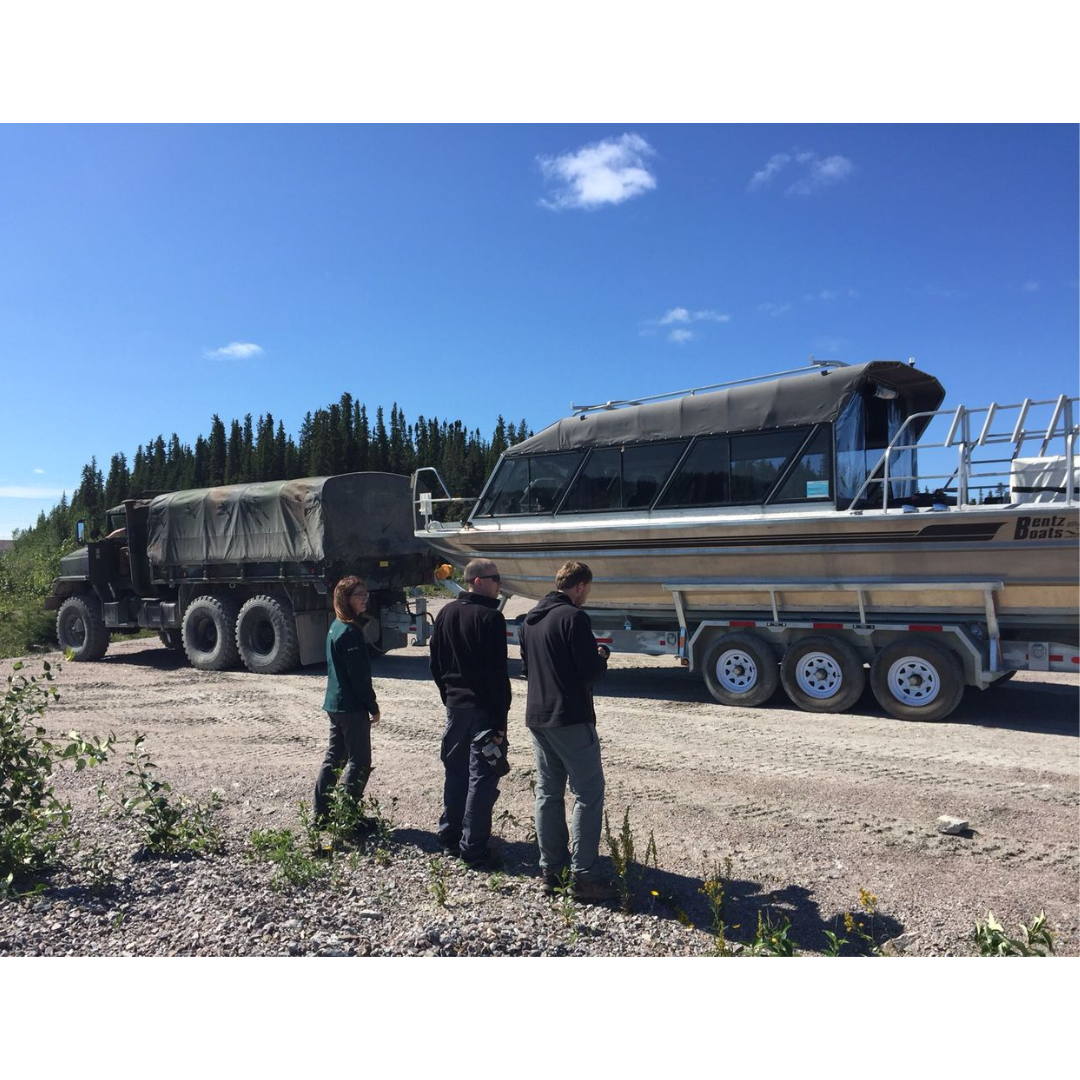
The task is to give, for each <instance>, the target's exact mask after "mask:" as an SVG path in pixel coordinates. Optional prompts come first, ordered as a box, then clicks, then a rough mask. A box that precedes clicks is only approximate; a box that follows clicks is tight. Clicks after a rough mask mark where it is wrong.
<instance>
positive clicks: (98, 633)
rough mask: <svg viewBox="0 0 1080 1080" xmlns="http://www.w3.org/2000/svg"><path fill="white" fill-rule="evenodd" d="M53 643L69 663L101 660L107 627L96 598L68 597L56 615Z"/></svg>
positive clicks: (107, 641)
mask: <svg viewBox="0 0 1080 1080" xmlns="http://www.w3.org/2000/svg"><path fill="white" fill-rule="evenodd" d="M56 640H57V641H58V642H60V648H61V649H70V650H71V653H72V656H71V658H72V660H79V661H84V660H100V659H101V658H102V657H103V656H104V655H105V650H106V649H108V647H109V628H108V627H107V626H106V625H105V620H104V619H103V618H102V617H101V601H100V600H98V598H97V597H96V596H91V595H86V596H69V597H68V598H67V599H66V600H65V601H64V602H63V603H62V604H61V605H60V610H59V611H58V612H57V615H56Z"/></svg>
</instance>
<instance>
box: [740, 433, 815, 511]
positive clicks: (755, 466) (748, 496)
mask: <svg viewBox="0 0 1080 1080" xmlns="http://www.w3.org/2000/svg"><path fill="white" fill-rule="evenodd" d="M806 436H807V431H806V430H805V429H803V430H800V431H770V432H767V433H765V434H761V435H736V436H735V437H733V438H732V440H731V501H732V502H733V503H760V502H764V501H765V496H766V495H768V493H769V489H770V488H771V487H772V486H773V484H775V483H776V481H777V478H778V477H779V476H780V473H781V472H782V471H783V468H784V466H785V465H786V464H787V462H788V459H789V458H790V457H791V456H792V454H794V453H795V452H796V451H797V450H798V449H799V447H800V446H802V444H803V441H804V440H805V439H806Z"/></svg>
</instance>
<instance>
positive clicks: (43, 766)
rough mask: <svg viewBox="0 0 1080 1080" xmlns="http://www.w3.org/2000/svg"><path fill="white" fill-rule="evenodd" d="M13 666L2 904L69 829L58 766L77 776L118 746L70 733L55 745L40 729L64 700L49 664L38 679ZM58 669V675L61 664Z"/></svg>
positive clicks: (1, 775)
mask: <svg viewBox="0 0 1080 1080" xmlns="http://www.w3.org/2000/svg"><path fill="white" fill-rule="evenodd" d="M23 666H24V665H23V664H22V663H21V662H19V663H16V664H13V665H12V671H11V674H10V675H8V677H7V689H6V690H5V692H4V698H3V703H2V705H0V899H2V898H4V897H6V896H8V895H11V894H13V893H16V892H17V890H18V888H19V887H20V886H19V882H20V881H21V880H23V879H30V878H32V877H33V875H35V874H38V873H40V872H41V871H42V870H45V869H46V868H47V867H49V866H51V865H52V863H53V861H54V859H55V857H56V853H57V848H58V847H59V845H60V843H61V841H62V840H63V839H64V837H65V836H66V835H67V833H68V829H69V826H70V824H71V804H70V803H69V802H62V801H61V800H60V799H59V798H58V797H57V795H56V793H55V791H54V789H53V784H52V777H53V773H54V771H55V769H56V767H57V766H58V764H60V763H63V762H70V763H71V764H72V766H73V768H74V769H75V771H76V772H79V771H81V770H82V769H85V768H86V767H87V766H91V767H92V766H94V765H97V764H99V763H100V762H102V761H104V760H105V759H106V758H107V757H108V754H109V752H110V751H111V749H112V747H113V743H114V742H115V740H114V738H113V736H112V735H110V736H109V737H108V738H107V739H104V740H103V739H99V738H92V739H85V738H83V736H81V735H80V734H79V733H78V732H77V731H69V732H68V733H67V735H66V736H65V737H64V738H65V739H66V740H67V741H66V742H53V741H52V740H51V739H49V738H48V737H47V734H46V731H45V728H43V727H42V726H41V724H40V721H41V719H42V717H43V716H44V714H45V710H46V708H47V707H48V705H49V703H50V702H51V701H55V700H56V699H57V698H58V697H59V696H60V695H59V693H58V691H57V689H56V686H55V685H54V683H55V678H56V677H55V675H54V674H53V671H52V668H51V666H50V665H49V663H48V661H42V671H41V674H40V675H25V674H23V673H22V669H23ZM56 670H57V671H58V672H59V671H60V666H59V665H57V668H56Z"/></svg>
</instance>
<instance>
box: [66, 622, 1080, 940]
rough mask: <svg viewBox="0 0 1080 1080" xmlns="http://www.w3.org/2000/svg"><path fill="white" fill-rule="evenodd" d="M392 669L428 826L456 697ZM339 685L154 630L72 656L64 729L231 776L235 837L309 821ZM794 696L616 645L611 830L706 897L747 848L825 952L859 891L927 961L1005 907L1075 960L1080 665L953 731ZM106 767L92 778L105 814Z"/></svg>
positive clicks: (400, 778)
mask: <svg viewBox="0 0 1080 1080" xmlns="http://www.w3.org/2000/svg"><path fill="white" fill-rule="evenodd" d="M511 655H512V657H513V659H512V662H511V674H512V676H513V688H514V704H513V708H512V712H511V717H510V741H511V757H512V761H513V764H514V769H513V772H512V773H511V775H510V776H509V777H508V778H507V779H506V780H505V781H503V794H502V798H501V799H500V802H499V804H498V806H497V807H496V815H497V817H498V818H499V821H498V823H497V827H496V831H497V833H498V834H499V835H500V836H501V837H502V839H503V841H504V844H505V847H506V851H507V853H508V870H510V871H511V872H513V873H518V874H523V875H529V874H532V873H534V872H535V858H534V849H533V848H532V846H531V844H530V843H529V842H528V831H529V826H530V819H531V802H532V800H531V791H530V779H531V777H532V775H533V771H532V762H531V753H530V752H529V749H528V735H527V733H526V730H525V727H524V722H523V714H524V703H525V684H524V682H523V681H522V680H521V678H520V665H519V663H518V662H517V660H516V650H513V649H512V650H511ZM54 659H59V657H54ZM374 671H375V678H376V686H377V690H378V694H379V698H380V701H381V703H382V705H383V722H382V723H381V724H380V725H379V726H378V728H377V729H376V730H375V733H374V740H373V741H374V755H375V761H376V772H375V775H374V778H373V780H372V786H371V789H370V790H371V791H372V792H374V793H375V794H377V795H378V796H379V798H380V800H381V801H383V803H384V805H387V806H390V805H392V815H393V819H394V821H395V823H396V824H398V825H399V826H401V827H403V828H404V827H408V828H410V829H412V830H420V831H423V830H432V831H433V828H434V824H435V822H436V820H437V817H438V814H439V810H440V806H441V770H440V766H439V760H438V746H439V738H440V733H441V731H440V729H441V719H440V717H441V707H440V703H439V699H438V694H437V692H436V690H435V687H434V685H433V684H432V682H431V681H430V679H429V677H428V673H427V656H426V650H424V649H418V648H415V647H410V648H408V649H405V650H401V651H399V652H396V653H391V654H389V655H387V656H385V657H383V658H380V659H378V660H376V661H375V664H374ZM324 679H325V669H324V668H321V667H317V668H309V669H302V670H299V671H297V672H294V673H292V674H288V675H282V676H276V677H267V676H257V675H251V674H248V673H247V672H244V671H230V672H223V673H205V672H200V671H195V670H193V669H192V668H190V667H188V666H187V664H186V662H185V661H184V659H183V657H182V655H177V654H174V653H169V652H167V651H165V650H164V649H162V648H161V647H159V646H158V644H157V642H156V641H149V640H147V641H135V642H128V643H123V644H115V645H113V646H112V647H111V649H110V651H109V653H108V655H107V656H106V657H105V659H104V660H103V661H101V662H99V663H95V664H74V663H71V664H65V665H64V669H63V672H62V674H61V677H60V686H61V690H62V699H61V702H60V703H59V705H57V706H56V707H55V709H50V725H51V726H55V727H57V728H61V727H62V728H64V729H69V728H78V729H80V730H82V731H84V732H93V733H104V732H107V731H110V730H111V731H114V732H116V734H117V735H118V737H120V739H121V740H122V741H123V742H128V743H129V742H130V738H131V736H132V734H133V733H134V731H135V730H139V731H142V732H145V733H146V735H147V746H148V747H149V748H150V749H151V751H152V754H153V758H154V761H155V762H156V763H157V764H158V766H159V767H160V770H161V773H162V775H163V776H166V777H167V778H168V779H169V780H170V781H171V782H172V783H173V785H174V787H176V788H177V789H178V790H182V791H185V792H189V793H191V794H192V795H204V794H205V793H206V792H207V791H208V790H209V789H210V788H219V789H221V790H222V791H224V792H225V795H226V802H227V806H226V810H225V813H226V814H227V815H228V818H229V821H230V827H231V829H232V830H233V831H234V832H236V831H239V832H243V831H244V830H246V831H247V832H250V831H251V829H253V828H268V827H282V826H285V825H293V824H295V821H296V804H297V801H298V800H300V799H304V798H307V797H308V796H309V792H310V787H311V783H312V780H313V777H314V774H315V770H316V766H317V763H318V761H319V760H320V758H321V755H322V752H323V748H324V746H325V741H324V740H325V718H324V715H323V714H322V713H321V711H320V708H319V706H320V704H321V701H322V693H323V689H324ZM785 705H786V699H784V698H783V696H782V694H778V696H777V698H776V699H775V701H774V703H773V704H772V705H771V706H768V707H765V708H762V709H757V710H745V711H743V710H738V709H724V708H722V707H720V706H718V705H716V704H715V703H714V702H713V701H712V699H711V698H710V697H709V696H708V694H707V692H706V691H705V689H704V686H703V685H702V683H701V681H700V679H699V678H698V677H696V676H691V675H688V674H686V673H685V672H684V671H682V670H680V669H679V668H677V667H676V666H675V665H674V663H673V661H672V660H670V659H657V660H650V659H643V658H639V657H625V656H615V657H613V658H612V662H611V671H610V672H609V674H608V677H607V679H606V680H605V681H604V682H603V683H602V684H601V685H600V686H599V688H598V693H597V714H598V718H599V731H600V735H601V739H602V744H603V751H604V758H605V770H606V775H607V781H608V794H607V807H608V811H609V813H610V816H611V821H612V827H613V829H617V828H618V826H619V825H620V824H621V821H622V817H623V813H624V811H625V810H626V809H627V808H629V810H630V821H631V825H632V828H633V833H634V837H635V841H636V843H637V850H638V853H639V855H643V854H644V851H645V847H646V843H647V841H648V838H649V836H650V834H651V835H652V836H653V838H654V839H655V844H656V848H657V853H658V862H659V869H660V873H659V874H657V875H655V876H654V878H653V882H654V887H658V889H659V891H663V892H667V893H670V894H671V895H675V896H682V897H685V898H687V903H690V902H691V901H692V899H693V897H694V895H695V894H696V891H697V888H698V887H699V885H700V880H701V877H702V874H703V871H704V870H705V869H708V868H712V867H714V866H716V865H717V863H718V862H719V863H722V862H723V860H725V859H727V858H729V859H730V860H731V862H730V877H731V884H730V886H729V890H728V918H729V921H730V922H732V923H735V924H738V923H739V922H740V919H742V918H745V919H751V918H753V913H754V912H755V911H756V910H757V909H758V908H760V907H761V904H762V901H763V899H765V898H766V897H768V898H769V899H770V901H771V902H773V903H774V904H775V905H777V906H778V908H779V909H780V910H783V911H785V912H787V913H788V914H789V915H790V917H791V919H792V925H793V930H792V932H793V935H794V936H795V938H796V939H797V940H798V941H799V942H801V943H804V945H805V946H806V947H807V948H810V949H814V948H821V947H822V942H823V940H824V939H823V935H822V931H823V930H825V929H830V928H835V927H836V925H837V918H838V915H839V914H840V913H842V912H844V911H848V910H852V909H853V908H857V907H858V896H859V890H860V888H862V889H866V890H868V891H869V892H871V893H873V894H875V895H876V896H877V898H878V913H877V915H876V916H875V920H876V924H877V927H878V929H879V930H884V931H886V932H887V933H886V934H885V936H896V935H901V934H902V935H905V937H904V938H903V939H902V940H903V941H904V942H906V943H907V951H908V952H909V953H912V954H916V955H935V954H936V955H940V954H957V953H961V954H962V953H966V952H970V951H971V946H970V943H969V938H970V934H971V930H972V926H973V922H974V920H975V919H976V918H982V917H983V916H985V914H986V911H987V909H988V908H989V909H992V910H993V911H994V912H995V914H996V915H997V916H998V918H999V919H1000V920H1001V921H1002V922H1003V923H1005V925H1006V926H1007V927H1009V928H1010V929H1015V928H1016V925H1017V924H1018V923H1019V922H1021V921H1023V922H1029V921H1030V920H1031V919H1032V918H1033V917H1034V916H1035V915H1036V914H1038V912H1039V911H1041V910H1045V911H1046V914H1047V916H1048V917H1049V921H1050V923H1051V924H1052V925H1053V926H1054V927H1056V929H1057V932H1058V935H1059V943H1058V944H1059V950H1058V951H1059V952H1061V953H1065V954H1071V955H1076V954H1078V953H1080V934H1078V917H1077V916H1078V911H1077V908H1078V826H1080V815H1078V803H1080V798H1078V757H1077V736H1078V680H1077V678H1076V677H1075V676H1071V675H1070V676H1061V675H1034V674H1021V675H1018V676H1017V677H1016V678H1015V679H1014V680H1013V681H1012V682H1010V683H1009V684H1007V685H1004V686H1001V687H999V688H996V689H992V690H988V691H985V692H981V693H980V692H978V691H969V692H968V695H967V697H966V698H965V700H964V702H963V703H962V705H961V706H960V708H959V709H958V710H957V711H956V713H955V714H954V715H953V716H952V717H951V718H950V719H949V720H948V721H946V722H944V723H937V724H922V723H904V722H901V721H898V720H894V719H892V718H890V717H888V716H886V715H885V714H884V713H883V712H882V710H881V709H880V708H878V706H877V705H876V703H875V702H874V701H873V699H872V697H871V696H870V694H869V692H867V694H866V696H865V697H864V698H863V700H862V701H861V702H860V703H859V704H858V705H857V706H856V708H855V710H854V711H852V712H850V713H847V714H843V715H834V716H812V715H810V714H807V713H803V712H799V711H797V710H794V709H791V708H787V707H785ZM94 779H96V778H93V779H91V778H88V779H86V781H85V782H82V786H81V788H80V786H79V784H78V783H74V785H73V788H74V790H73V793H74V795H75V797H76V800H77V801H79V800H80V799H82V800H84V801H85V802H86V804H87V806H89V805H90V793H91V788H92V786H93V780H94ZM393 800H396V802H394V801H393ZM941 814H954V815H957V816H960V817H963V818H967V819H968V820H969V821H970V825H971V829H970V831H969V833H968V834H966V835H961V836H946V835H943V834H941V833H939V832H938V831H937V829H936V820H937V818H938V816H939V815H941ZM500 815H501V816H500ZM744 932H745V931H744Z"/></svg>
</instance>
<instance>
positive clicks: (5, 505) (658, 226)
mask: <svg viewBox="0 0 1080 1080" xmlns="http://www.w3.org/2000/svg"><path fill="white" fill-rule="evenodd" d="M1077 147H1078V143H1077V128H1076V127H1075V126H1073V125H1058V126H1026V125H1017V124H1012V125H999V126H998V125H979V126H946V125H943V126H920V125H870V124H867V125H837V126H826V125H792V126H785V125H769V124H747V125H732V126H724V125H715V126H714V125H702V126H695V125H671V126H668V125H661V124H637V125H635V124H619V125H558V126H548V125H505V126H467V125H448V126H405V125H401V126H394V125H386V126H342V127H333V126H330V127H309V126H272V125H271V126H227V125H220V126H206V127H200V126H116V127H108V126H34V125H23V126H16V125H8V126H4V127H0V377H2V384H0V385H2V386H3V399H4V408H3V413H2V418H0V538H4V537H8V536H10V534H11V529H12V528H19V527H24V526H27V525H30V524H32V523H33V521H34V520H35V519H36V517H37V514H38V512H39V510H41V509H42V508H48V507H50V506H52V505H53V504H54V503H55V502H56V501H57V498H58V494H59V492H60V491H62V490H67V491H68V492H69V493H70V492H71V491H72V490H73V489H74V487H75V486H76V485H77V483H78V478H79V471H80V469H81V467H82V465H83V464H84V463H85V462H87V461H88V460H89V458H90V457H91V455H96V457H97V459H98V463H99V465H100V466H101V467H102V468H103V470H107V469H108V462H109V458H110V456H111V455H112V454H113V453H116V452H118V451H123V452H124V453H125V454H127V456H128V459H129V462H130V460H131V458H132V457H133V455H134V452H135V449H136V447H137V446H138V444H140V443H143V444H145V443H146V442H147V441H148V440H150V439H152V438H153V437H154V436H156V435H157V434H159V433H161V434H163V435H164V436H165V438H166V439H168V437H169V436H170V434H171V433H172V432H174V431H175V432H176V433H177V434H178V435H179V436H180V439H181V441H183V442H186V443H193V442H194V440H195V438H196V436H197V435H199V434H205V433H207V432H208V430H209V422H210V416H211V414H212V413H214V412H217V413H219V414H220V415H221V416H222V417H223V418H224V419H225V420H226V423H227V422H228V421H229V420H230V419H232V418H233V417H237V418H242V417H243V415H244V414H245V413H247V412H250V413H252V414H253V415H254V416H258V414H259V413H264V412H267V411H270V412H272V413H273V414H274V416H275V417H276V418H279V419H282V420H284V422H285V426H286V428H287V429H288V430H289V431H290V432H292V433H294V434H295V432H296V430H297V428H298V427H299V424H300V421H301V419H302V417H303V414H304V413H305V411H307V410H314V409H316V408H318V407H320V406H323V405H325V404H327V403H328V402H330V401H332V400H336V399H337V398H338V397H339V396H340V394H341V393H342V392H343V391H346V390H348V391H349V392H350V393H352V394H353V395H354V396H355V397H356V398H358V399H359V400H361V401H364V402H366V403H367V405H368V407H369V409H370V410H371V411H372V412H373V411H374V408H375V406H377V405H380V404H381V405H384V406H385V407H386V409H387V410H389V407H390V405H391V403H393V402H395V401H396V402H397V403H398V404H399V405H400V406H401V408H402V409H403V410H404V412H405V415H406V417H407V418H408V419H409V420H410V421H413V420H415V418H416V416H417V415H418V414H421V413H422V414H424V415H426V416H432V415H438V416H439V417H443V418H460V419H462V420H464V421H465V422H466V423H467V424H468V425H469V426H470V427H479V428H480V429H481V430H482V431H483V432H484V434H485V435H489V434H490V432H491V429H492V427H493V426H494V422H495V418H496V416H497V415H498V414H499V413H502V414H503V415H504V416H505V417H506V418H507V419H514V420H517V419H520V418H522V417H525V418H526V419H527V420H528V421H529V423H530V425H531V426H532V427H533V428H536V429H538V428H540V427H542V426H543V425H545V424H547V423H549V422H551V421H553V420H556V419H558V418H559V417H561V416H563V415H565V414H566V412H567V411H568V405H569V403H570V402H571V401H575V402H582V401H588V402H593V401H602V400H607V399H609V398H612V397H623V396H638V395H644V394H649V393H659V392H663V391H667V390H674V389H680V388H684V387H691V386H696V385H701V384H705V383H712V382H717V381H721V380H725V379H730V378H739V377H744V376H747V375H753V374H762V373H766V372H770V371H776V370H778V369H781V368H785V367H791V366H797V365H800V364H802V363H803V362H805V361H806V359H807V358H808V357H809V356H810V355H811V354H812V355H813V356H815V357H818V358H826V359H840V360H845V361H849V362H859V361H863V360H869V359H880V358H888V359H904V360H906V359H907V358H908V357H912V356H913V357H915V359H916V362H917V363H918V364H919V366H920V367H922V368H924V369H925V370H927V371H930V372H932V373H933V374H935V375H937V376H938V378H940V379H941V381H942V382H943V383H944V385H945V386H946V388H947V389H948V392H949V396H948V399H947V402H948V403H952V404H955V403H958V402H961V401H962V402H964V403H966V404H973V405H974V404H985V403H987V402H988V401H990V400H998V401H1014V400H1018V399H1019V398H1021V397H1024V396H1031V397H1049V396H1054V395H1056V394H1058V393H1061V392H1067V393H1071V394H1075V393H1076V392H1077V381H1078V377H1077V356H1078V318H1080V308H1078V284H1077V279H1078V246H1077V238H1078V231H1080V222H1078V205H1080V191H1078V149H1077Z"/></svg>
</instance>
